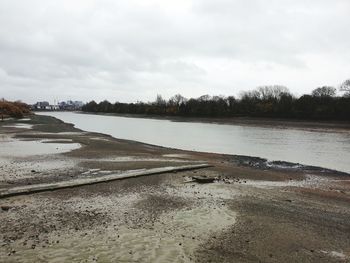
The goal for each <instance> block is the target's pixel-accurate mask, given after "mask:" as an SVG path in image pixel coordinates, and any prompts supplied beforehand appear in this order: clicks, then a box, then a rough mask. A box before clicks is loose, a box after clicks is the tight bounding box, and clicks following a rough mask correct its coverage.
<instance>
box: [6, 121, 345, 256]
mask: <svg viewBox="0 0 350 263" xmlns="http://www.w3.org/2000/svg"><path fill="white" fill-rule="evenodd" d="M121 128H122V127H121ZM0 147H1V149H2V150H1V149H0V190H1V189H8V188H11V187H16V186H26V185H35V184H38V183H50V182H59V181H67V180H73V179H77V178H78V179H79V178H87V177H91V178H93V177H99V176H104V175H106V174H110V173H122V172H125V171H130V170H138V169H145V168H146V169H152V168H158V167H168V166H182V165H189V164H198V163H209V164H211V165H212V167H210V168H205V169H200V170H193V171H182V172H176V173H164V174H157V175H151V176H146V177H138V178H130V179H124V180H118V181H111V182H106V183H99V184H94V185H86V186H79V187H76V188H69V189H59V190H55V191H47V192H41V193H34V194H30V195H18V196H13V197H9V198H2V199H0V206H1V209H0V222H1V224H0V261H1V262H283V261H284V262H349V261H350V220H349V218H350V177H349V175H347V174H343V173H337V172H335V171H331V170H323V169H316V168H312V169H311V168H310V167H309V168H307V169H303V168H302V167H300V166H297V165H296V164H295V166H291V165H290V164H288V165H287V164H285V163H274V164H273V165H270V164H268V165H266V162H264V161H263V160H262V161H261V162H259V160H255V159H254V158H252V159H249V158H248V157H244V158H243V157H238V156H228V155H217V154H209V153H195V152H188V151H179V150H172V149H167V148H162V147H156V146H152V145H147V144H142V143H137V142H132V141H125V140H118V139H115V138H112V137H110V136H107V135H103V134H96V133H87V132H84V131H81V130H78V129H75V128H74V127H73V126H72V125H70V124H66V123H63V122H61V121H59V120H57V119H54V118H51V117H45V116H35V115H34V116H30V117H29V119H27V120H24V121H14V120H9V121H6V122H4V123H0ZM5 148H6V150H5ZM247 160H248V161H247ZM254 160H255V161H254ZM256 162H257V163H260V164H259V165H254V164H255V163H256ZM251 164H252V165H251ZM264 165H266V166H264ZM285 166H288V167H287V168H286V167H285ZM193 176H206V177H213V178H215V180H214V182H213V183H210V184H198V183H196V182H193V181H192V177H193Z"/></svg>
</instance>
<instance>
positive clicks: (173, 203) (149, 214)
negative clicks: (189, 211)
mask: <svg viewBox="0 0 350 263" xmlns="http://www.w3.org/2000/svg"><path fill="white" fill-rule="evenodd" d="M190 204H191V202H189V201H188V200H184V199H182V198H180V197H173V196H163V195H158V194H148V195H147V196H146V198H144V199H142V200H140V201H139V202H137V203H136V204H135V206H134V208H135V209H136V210H137V211H142V212H143V214H142V217H140V218H139V220H138V222H136V223H137V224H140V223H141V224H146V223H154V222H155V221H156V220H157V219H158V218H159V217H160V216H161V215H162V214H163V213H169V212H172V211H174V210H179V209H182V208H184V207H189V206H190Z"/></svg>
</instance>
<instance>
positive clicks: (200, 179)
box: [192, 176, 215, 184]
mask: <svg viewBox="0 0 350 263" xmlns="http://www.w3.org/2000/svg"><path fill="white" fill-rule="evenodd" d="M192 179H193V180H194V181H196V182H197V183H201V184H208V183H213V182H214V180H215V178H212V177H206V176H192Z"/></svg>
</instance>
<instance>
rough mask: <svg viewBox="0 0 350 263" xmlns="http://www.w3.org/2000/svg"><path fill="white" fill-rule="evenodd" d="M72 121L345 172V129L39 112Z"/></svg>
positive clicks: (349, 157) (181, 145)
mask: <svg viewBox="0 0 350 263" xmlns="http://www.w3.org/2000/svg"><path fill="white" fill-rule="evenodd" d="M41 114H42V115H50V116H54V117H56V118H59V119H61V120H63V121H64V122H69V123H73V124H74V125H75V127H77V128H79V129H82V130H85V131H92V132H100V133H105V134H110V135H112V136H113V137H116V138H121V139H128V140H135V141H140V142H145V143H149V144H155V145H160V146H165V147H172V148H178V149H184V150H194V151H202V152H215V153H225V154H238V155H248V156H258V157H263V158H267V159H269V160H281V161H289V162H296V163H301V164H306V165H315V166H320V167H325V168H330V169H336V170H339V171H344V172H348V173H350V132H349V133H333V132H332V133H331V132H314V131H305V130H297V129H279V128H276V129H275V128H271V127H268V128H266V127H253V126H240V125H224V124H210V123H194V122H172V121H169V120H155V119H141V118H126V117H117V116H103V115H93V114H79V113H72V112H45V113H41Z"/></svg>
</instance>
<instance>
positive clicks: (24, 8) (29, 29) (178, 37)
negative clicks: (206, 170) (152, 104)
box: [0, 0, 350, 102]
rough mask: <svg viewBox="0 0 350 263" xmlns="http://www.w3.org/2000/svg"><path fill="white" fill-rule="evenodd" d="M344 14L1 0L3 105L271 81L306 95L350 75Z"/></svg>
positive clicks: (226, 90)
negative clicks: (17, 101)
mask: <svg viewBox="0 0 350 263" xmlns="http://www.w3.org/2000/svg"><path fill="white" fill-rule="evenodd" d="M347 10H350V3H349V1H347V0H335V1H329V0H319V1H316V0H310V1H303V0H294V1H292V0H285V1H277V0H270V1H267V0H247V1H237V0H218V1H210V0H192V1H190V0H178V1H165V0H163V1H161V0H148V1H142V2H139V1H136V0H134V1H132V0H131V1H112V0H98V1H97V0H95V1H94V0H76V1H68V0H63V1H44V0H33V1H19V0H11V1H10V0H3V1H1V3H0V23H1V25H5V26H2V27H0V97H6V98H9V99H22V100H24V101H28V102H34V101H35V100H37V99H45V98H46V97H47V99H49V100H53V99H54V98H57V97H59V98H58V99H62V100H63V99H68V98H69V99H82V100H90V99H96V100H101V99H104V98H107V99H109V100H111V101H114V100H119V101H136V100H138V99H141V100H150V99H152V98H153V97H155V95H156V94H157V93H161V94H164V95H165V96H171V95H172V94H176V93H182V94H184V95H185V96H199V95H201V94H204V93H210V94H225V95H228V94H234V95H236V94H238V92H239V90H242V89H248V88H253V87H254V85H259V84H262V85H263V84H266V83H265V82H269V83H274V82H278V83H281V84H284V85H287V86H290V89H291V90H292V91H294V92H295V93H299V94H300V93H304V92H309V91H310V90H311V89H313V88H315V86H316V85H322V84H324V83H326V84H332V85H336V84H337V83H338V82H341V81H342V80H343V79H345V78H348V77H349V76H348V75H347V74H348V72H350V66H349V64H348V61H349V58H350V52H349V48H348V47H349V46H350V36H349V35H348V34H346V32H347V28H348V26H349V24H350V18H349V16H348V14H347V13H348V12H347ZM320 61H321V62H322V61H324V62H325V63H324V65H322V63H320ZM325 72H327V74H324V73H325ZM296 79H297V80H298V81H296Z"/></svg>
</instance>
